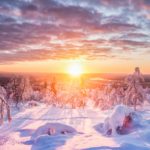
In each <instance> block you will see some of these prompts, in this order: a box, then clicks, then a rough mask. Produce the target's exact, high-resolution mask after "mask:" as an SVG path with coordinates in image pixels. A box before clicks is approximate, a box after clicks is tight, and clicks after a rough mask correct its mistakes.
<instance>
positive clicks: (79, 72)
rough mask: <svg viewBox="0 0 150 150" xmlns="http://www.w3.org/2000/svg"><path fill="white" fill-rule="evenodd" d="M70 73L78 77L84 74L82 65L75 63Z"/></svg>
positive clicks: (71, 66)
mask: <svg viewBox="0 0 150 150" xmlns="http://www.w3.org/2000/svg"><path fill="white" fill-rule="evenodd" d="M68 73H69V74H70V75H71V76H74V77H77V76H80V75H82V74H83V70H82V66H81V64H80V63H73V64H71V65H70V66H69V68H68Z"/></svg>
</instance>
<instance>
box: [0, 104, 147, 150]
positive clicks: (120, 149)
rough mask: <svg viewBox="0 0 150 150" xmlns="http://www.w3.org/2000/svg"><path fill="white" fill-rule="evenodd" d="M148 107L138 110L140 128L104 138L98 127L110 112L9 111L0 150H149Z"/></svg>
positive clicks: (35, 108) (42, 108)
mask: <svg viewBox="0 0 150 150" xmlns="http://www.w3.org/2000/svg"><path fill="white" fill-rule="evenodd" d="M149 108H150V106H149V105H148V104H145V106H143V107H142V108H140V109H139V110H140V111H139V113H140V114H141V115H142V117H143V120H141V123H140V124H141V126H139V127H137V128H135V129H134V130H133V131H132V132H131V133H129V134H125V135H115V136H105V135H104V134H102V133H101V132H100V131H99V130H98V129H97V127H99V126H100V124H101V123H103V122H104V120H105V119H106V118H107V117H108V116H110V114H111V113H112V111H113V110H106V111H101V110H100V109H98V108H95V109H94V108H90V107H86V108H84V109H83V108H80V109H79V108H76V109H71V108H56V107H52V106H46V105H45V104H38V105H37V106H33V107H25V108H22V109H21V110H19V111H18V110H16V109H15V108H12V122H11V123H10V124H9V123H8V122H6V121H5V123H4V124H3V125H2V126H1V127H0V133H1V134H0V150H55V149H56V150H81V149H82V150H149V149H150V109H149Z"/></svg>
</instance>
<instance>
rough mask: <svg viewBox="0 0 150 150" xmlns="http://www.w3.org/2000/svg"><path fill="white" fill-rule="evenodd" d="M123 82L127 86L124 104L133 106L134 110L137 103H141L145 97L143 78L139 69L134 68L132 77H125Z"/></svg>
mask: <svg viewBox="0 0 150 150" xmlns="http://www.w3.org/2000/svg"><path fill="white" fill-rule="evenodd" d="M125 82H126V84H127V90H126V92H125V104H126V105H134V109H135V110H136V105H137V103H142V102H143V101H144V97H145V96H144V90H143V86H142V85H143V83H144V77H143V75H142V74H141V72H140V69H139V67H136V68H135V72H134V73H133V74H132V75H129V76H127V78H126V79H125Z"/></svg>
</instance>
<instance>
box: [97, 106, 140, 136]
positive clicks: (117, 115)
mask: <svg viewBox="0 0 150 150" xmlns="http://www.w3.org/2000/svg"><path fill="white" fill-rule="evenodd" d="M140 122H142V116H141V115H140V114H139V113H137V112H134V111H133V110H132V109H131V108H129V107H127V106H125V105H117V106H116V107H115V108H114V109H113V111H112V113H111V114H110V116H109V117H107V118H106V119H105V120H104V123H103V124H100V125H99V127H98V126H95V128H96V129H97V130H99V131H100V132H103V133H104V134H105V135H113V136H114V135H116V134H127V133H129V132H130V130H131V129H133V128H134V127H137V126H138V125H141V124H140Z"/></svg>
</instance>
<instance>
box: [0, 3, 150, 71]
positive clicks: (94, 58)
mask: <svg viewBox="0 0 150 150" xmlns="http://www.w3.org/2000/svg"><path fill="white" fill-rule="evenodd" d="M74 62H78V63H80V64H81V66H82V68H83V70H84V72H89V73H104V72H107V73H108V72H111V73H128V72H132V71H133V70H134V68H135V67H136V66H139V67H140V68H141V70H142V72H143V73H150V68H149V65H150V0H0V71H1V72H66V71H67V67H68V66H69V65H70V64H71V63H74Z"/></svg>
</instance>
